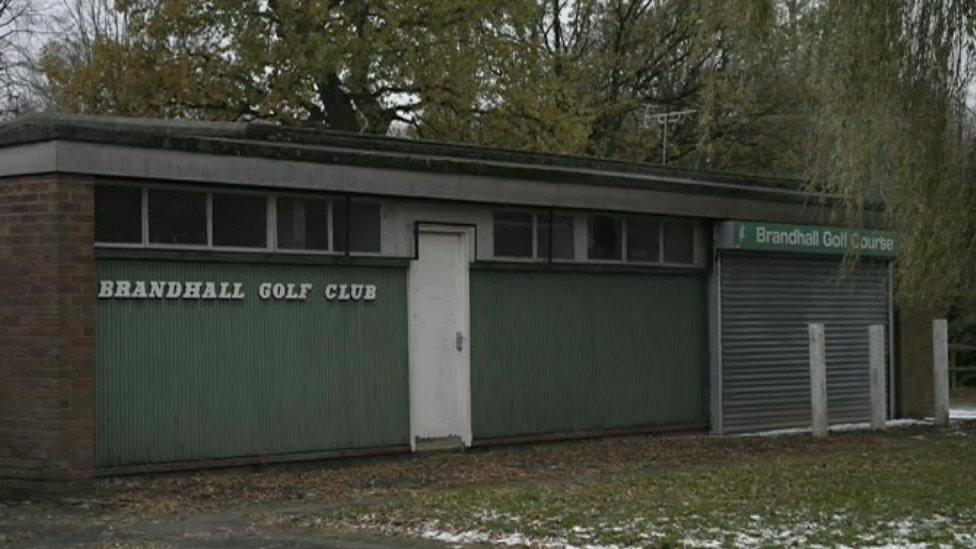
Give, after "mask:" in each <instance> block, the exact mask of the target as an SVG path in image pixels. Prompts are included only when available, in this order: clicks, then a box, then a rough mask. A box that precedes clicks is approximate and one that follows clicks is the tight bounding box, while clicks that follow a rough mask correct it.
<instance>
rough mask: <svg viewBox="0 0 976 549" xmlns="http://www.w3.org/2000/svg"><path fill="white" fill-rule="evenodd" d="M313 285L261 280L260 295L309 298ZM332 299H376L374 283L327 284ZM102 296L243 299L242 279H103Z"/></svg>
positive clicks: (328, 293) (281, 299)
mask: <svg viewBox="0 0 976 549" xmlns="http://www.w3.org/2000/svg"><path fill="white" fill-rule="evenodd" d="M313 288H314V285H313V284H311V283H308V282H302V283H294V282H288V283H284V282H262V283H261V284H258V288H257V293H258V297H259V298H261V299H262V300H276V301H278V300H280V301H306V300H307V299H308V296H309V295H310V294H311V292H312V289H313ZM324 295H325V298H326V299H327V300H329V301H375V300H376V285H374V284H359V283H352V284H341V283H330V284H327V285H326V286H325V292H324ZM98 298H99V299H213V300H230V301H233V300H242V299H244V298H245V293H244V283H243V282H209V281H208V282H181V281H177V280H150V281H145V280H101V281H99V285H98Z"/></svg>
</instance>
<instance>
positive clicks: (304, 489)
mask: <svg viewBox="0 0 976 549" xmlns="http://www.w3.org/2000/svg"><path fill="white" fill-rule="evenodd" d="M967 425H968V427H966V429H968V430H969V431H972V430H973V428H974V427H976V425H972V424H967ZM934 432H936V431H935V430H934V429H932V428H927V427H914V428H903V429H892V430H890V431H888V432H885V433H880V434H878V433H866V432H861V433H845V434H839V435H832V436H831V437H830V438H828V439H826V440H821V441H813V440H812V439H810V438H809V437H808V436H792V437H768V438H764V437H710V436H707V435H685V436H634V437H623V438H606V439H595V440H580V441H570V442H560V443H548V444H536V445H522V446H511V447H498V448H492V449H476V450H469V451H466V452H464V453H444V454H429V455H421V456H402V457H392V458H371V459H349V460H333V461H327V462H317V463H304V464H292V465H276V466H267V467H251V468H236V469H226V470H216V471H205V472H190V473H178V474H165V475H152V476H149V475H144V476H133V477H123V478H112V479H103V480H97V481H95V482H94V483H92V485H91V486H90V488H89V489H88V490H87V491H85V492H84V493H79V494H73V495H70V496H61V497H47V498H35V499H31V500H23V499H21V500H12V499H6V500H0V545H4V544H10V545H13V546H24V547H37V546H49V547H54V546H58V547H61V546H66V545H76V546H98V547H119V546H121V547H171V546H176V547H178V546H208V547H236V546H240V545H242V544H247V545H252V546H254V545H257V546H266V547H276V546H315V547H384V546H403V545H404V544H405V543H408V542H407V540H404V539H390V538H384V537H379V536H369V535H358V534H357V535H348V534H340V533H335V534H333V533H330V532H324V533H323V532H322V531H321V530H317V529H296V528H283V527H281V526H280V525H281V524H282V523H283V522H285V523H287V522H292V523H294V522H300V520H301V518H302V517H307V516H314V515H316V514H320V513H322V512H326V511H329V510H335V509H337V508H342V507H343V506H351V505H362V504H364V503H372V502H390V501H398V500H400V499H403V498H406V497H409V496H412V495H415V494H418V493H420V492H422V491H426V492H429V491H432V490H442V489H449V488H456V487H464V486H479V485H480V486H484V485H491V486H495V485H503V484H505V483H522V484H525V483H546V482H566V481H567V480H575V479H582V478H588V477H590V478H592V477H596V476H600V475H604V476H605V475H619V474H635V473H640V472H648V471H651V472H653V471H669V470H674V469H675V468H681V467H687V466H688V465H689V464H695V463H699V464H700V463H715V462H744V461H745V462H751V461H755V460H763V459H765V458H782V457H788V456H816V455H824V454H832V453H850V452H859V451H868V450H871V451H877V450H878V449H879V448H880V449H884V448H885V447H889V446H892V445H897V444H899V441H904V440H906V439H907V438H911V437H916V438H917V437H919V436H927V435H928V434H930V433H934ZM269 516H272V517H275V519H274V520H268V517H269ZM292 517H293V518H294V520H291V518H292ZM409 543H410V544H413V545H423V543H422V542H412V541H411V542H409Z"/></svg>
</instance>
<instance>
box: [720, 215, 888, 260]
mask: <svg viewBox="0 0 976 549" xmlns="http://www.w3.org/2000/svg"><path fill="white" fill-rule="evenodd" d="M900 241H901V238H900V237H899V235H898V234H897V233H893V232H891V231H874V230H858V229H847V228H843V227H817V226H813V225H786V224H780V223H762V222H754V221H729V222H726V223H723V224H722V228H721V230H720V231H719V238H718V242H717V243H718V246H719V247H722V248H731V249H735V250H756V251H771V252H772V251H781V252H804V253H815V254H845V253H848V252H851V253H858V254H861V255H865V256H874V257H894V256H895V254H897V253H898V248H899V247H900Z"/></svg>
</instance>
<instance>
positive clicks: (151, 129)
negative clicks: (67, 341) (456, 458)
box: [0, 114, 837, 202]
mask: <svg viewBox="0 0 976 549" xmlns="http://www.w3.org/2000/svg"><path fill="white" fill-rule="evenodd" d="M46 140H68V141H84V142H92V143H103V144H114V145H125V146H134V147H142V148H157V149H172V150H179V151H185V152H199V153H206V154H218V155H225V156H255V157H269V158H277V159H282V160H299V161H308V162H318V163H329V164H351V165H362V166H370V165H376V166H381V167H390V168H400V169H407V170H421V171H432V172H456V173H477V174H481V175H495V176H499V177H520V178H528V179H537V180H549V181H553V182H558V181H562V180H565V178H567V177H573V178H574V181H577V182H581V183H592V184H600V185H606V186H620V187H630V188H634V187H646V188H648V189H656V190H669V191H673V192H687V193H704V194H741V193H745V194H748V195H751V196H754V197H756V198H764V199H767V200H775V201H788V202H797V201H805V202H809V201H811V200H814V201H816V200H822V201H825V202H832V201H834V200H836V199H837V197H833V196H824V195H818V194H815V193H810V192H809V191H808V190H807V189H806V188H805V186H804V183H803V182H802V181H800V180H795V179H774V178H762V177H756V176H750V175H742V174H728V173H719V172H703V171H694V170H686V169H679V168H672V167H663V166H655V165H652V164H642V163H634V162H623V161H617V160H603V159H595V158H588V157H574V156H565V155H554V154H542V153H530V152H525V151H514V150H507V149H492V148H485V147H478V146H473V145H458V144H450V143H436V142H430V141H415V140H409V139H402V138H392V137H378V136H363V135H357V134H349V133H343V132H334V131H328V130H320V129H311V128H301V127H297V128H293V127H283V126H280V125H271V124H263V123H244V122H201V121H185V120H157V119H136V118H122V117H92V116H73V115H50V114H40V115H30V116H25V117H21V118H16V119H13V120H11V121H7V122H3V123H0V147H8V146H15V145H21V144H27V143H33V142H38V141H46Z"/></svg>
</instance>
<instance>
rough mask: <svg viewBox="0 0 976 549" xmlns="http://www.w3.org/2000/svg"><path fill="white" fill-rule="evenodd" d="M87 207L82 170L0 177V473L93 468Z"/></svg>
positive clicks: (31, 475)
mask: <svg viewBox="0 0 976 549" xmlns="http://www.w3.org/2000/svg"><path fill="white" fill-rule="evenodd" d="M92 207H93V206H92V187H91V185H90V184H89V183H87V182H86V181H84V180H81V179H77V178H71V177H67V176H58V175H51V176H34V177H24V178H14V179H0V479H26V480H62V479H77V478H85V477H90V476H91V475H92V468H93V462H94V456H93V448H94V401H95V399H94V383H93V382H94V340H93V335H94V334H93V332H94V322H95V297H94V289H95V283H94V279H95V272H94V269H95V263H94V225H93V213H92ZM0 482H2V480H0Z"/></svg>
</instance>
